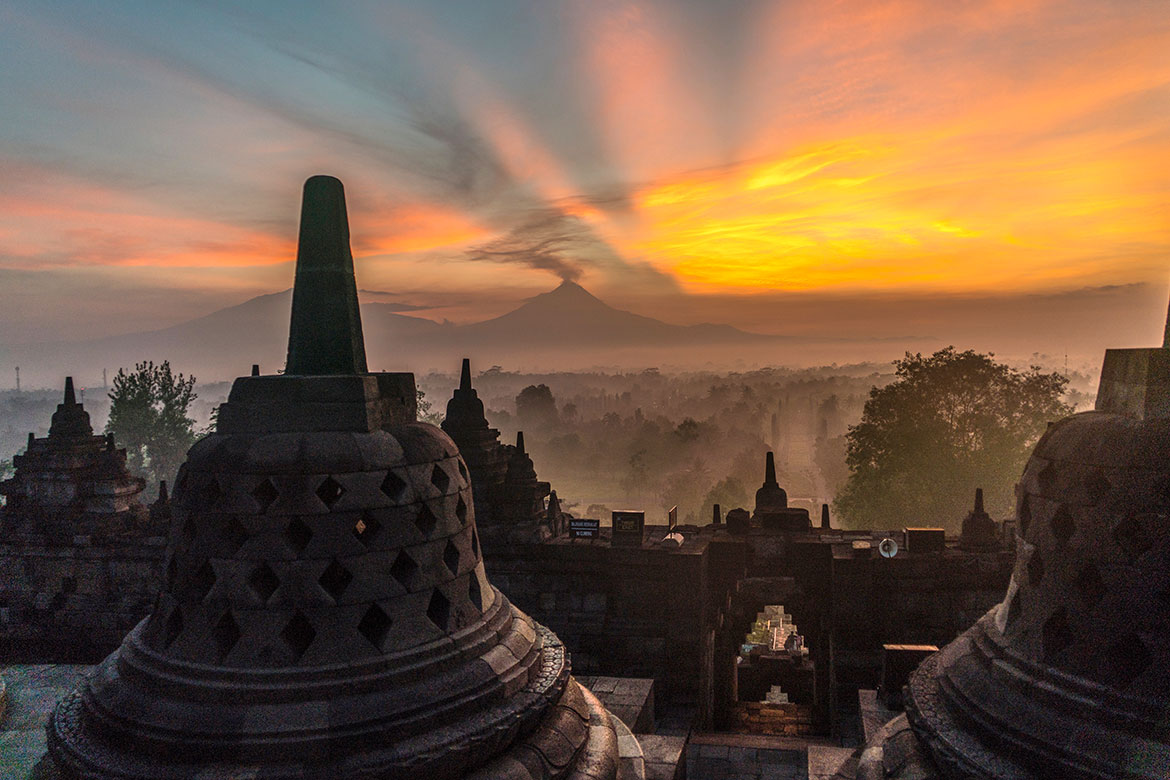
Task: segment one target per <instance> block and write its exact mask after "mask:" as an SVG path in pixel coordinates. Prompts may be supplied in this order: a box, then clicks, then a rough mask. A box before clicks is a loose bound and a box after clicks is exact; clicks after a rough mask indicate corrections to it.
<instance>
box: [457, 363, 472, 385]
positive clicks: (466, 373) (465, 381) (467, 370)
mask: <svg viewBox="0 0 1170 780" xmlns="http://www.w3.org/2000/svg"><path fill="white" fill-rule="evenodd" d="M459 389H460V390H462V391H463V392H465V393H466V392H467V391H468V390H470V389H471V359H470V358H463V367H462V368H461V369H460V370H459Z"/></svg>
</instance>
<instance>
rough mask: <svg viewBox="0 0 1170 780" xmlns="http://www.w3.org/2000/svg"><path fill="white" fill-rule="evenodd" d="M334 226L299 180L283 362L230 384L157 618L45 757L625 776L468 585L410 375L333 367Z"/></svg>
mask: <svg viewBox="0 0 1170 780" xmlns="http://www.w3.org/2000/svg"><path fill="white" fill-rule="evenodd" d="M344 217H345V207H344V200H343V198H342V196H341V189H340V182H336V180H332V179H324V180H323V177H314V178H313V179H310V180H309V182H308V183H307V184H306V188H305V211H304V214H303V215H302V225H301V250H300V252H299V254H298V268H297V281H296V285H297V286H296V290H295V292H294V304H293V322H292V329H291V332H290V344H289V370H288V372H287V373H286V374H284V375H282V376H253V377H242V378H240V379H237V380H236V382H235V385H234V386H233V388H232V392H231V395H230V397H229V399H228V402H227V403H226V404H224V405H223V407H221V410H220V415H219V424H218V429H217V431H216V432H215V433H214V434H212V435H210V436H208V437H206V438H205V439H203V440H201V441H200V442H199V443H197V444H196V445H195V446H194V447H192V448H191V450H190V452H189V453H188V459H187V462H186V464H185V465H184V466H183V468H182V469H181V471H180V475H179V479H178V483H177V484H176V486H175V491H174V499H173V504H174V506H173V521H172V526H171V533H170V538H169V545H168V562H167V566H166V579H165V584H164V586H163V589H162V592H161V593H160V594H159V597H158V600H157V602H156V605H155V608H154V612H153V613H152V614H151V616H150V617H149V618H147V619H146V620H144V621H143V622H142V623H140V624H139V625H138V626H137V627H136V628H135V629H134V630H133V631H132V632H131V633H130V634H129V635H128V636H127V637H126V639H125V641H124V642H123V644H122V646H121V647H120V648H119V649H118V650H117V651H115V652H114V653H113V654H112V655H111V656H110V657H109V658H107V659H106V660H105V661H104V662H103V663H102V664H101V665H100V666H99V667H98V668H97V669H96V671H95V673H94V675H93V677H92V678H91V679H90V680H89V681H88V682H87V683H86V684H85V685H83V686H81V687H80V688H79V689H78V690H76V691H74V692H73V693H72V694H71V695H70V696H68V697H66V698H65V699H63V700H62V701H61V703H60V704H59V705H58V707H57V710H56V711H55V713H54V715H53V718H52V720H51V722H50V724H49V726H48V738H49V745H50V755H51V756H52V757H53V759H54V760H55V761H56V762H57V764H58V765H59V767H60V769H61V771H62V774H63V775H65V776H67V777H87V778H88V777H95V778H114V777H117V778H143V779H145V778H180V777H182V778H190V777H200V778H229V777H233V778H234V777H252V778H308V777H313V778H318V777H319V778H358V777H361V778H406V777H410V778H434V779H436V780H441V779H442V778H457V777H474V778H484V779H486V778H504V777H507V778H517V779H521V778H561V777H565V778H578V777H580V778H584V777H589V778H598V779H603V778H615V777H617V776H618V771H619V765H621V766H623V767H624V768H623V774H622V777H623V778H624V777H640V774H638V773H636V772H635V773H634V774H628V773H627V772H628V770H629V769H630V767H631V766H634V765H635V764H636V762H634V761H633V758H634V757H633V756H632V755H631V751H630V750H629V749H628V746H627V749H626V750H624V752H623V755H625V756H626V757H627V760H626V762H625V764H622V763H621V759H620V758H619V751H618V742H619V738H618V731H617V730H615V725H614V723H613V720H612V719H611V717H610V715H609V714H608V713H607V712H606V711H605V709H604V707H602V706H601V704H600V703H599V702H598V700H597V699H596V698H595V697H594V696H593V695H592V694H591V693H590V692H589V691H588V690H586V689H584V688H583V687H581V686H580V685H578V684H577V683H576V681H575V680H573V679H572V678H571V677H570V676H569V670H570V667H569V656H568V653H567V652H566V651H565V648H564V646H563V645H562V644H561V643H560V642H559V641H558V640H557V638H556V636H555V635H553V634H552V633H551V632H549V631H548V630H546V629H545V628H543V627H542V626H540V625H538V624H536V623H534V622H533V621H532V620H531V619H530V618H529V617H528V616H527V615H525V614H524V613H522V612H520V611H519V610H517V609H516V608H515V607H513V606H512V605H511V604H510V603H509V602H508V600H507V599H506V598H505V597H504V596H503V594H501V593H500V592H499V591H498V590H496V589H495V588H494V587H492V585H491V583H490V582H489V581H488V579H487V577H486V575H485V574H484V568H483V561H482V557H481V551H480V545H479V539H478V536H477V532H476V525H475V517H474V509H473V501H472V494H471V485H470V482H469V474H468V470H467V466H466V465H465V463H464V462H463V459H462V457H461V456H460V454H459V450H458V449H457V448H456V446H455V444H454V443H453V442H452V441H451V439H450V438H448V437H447V435H446V434H444V433H443V432H442V431H440V430H439V429H437V428H435V427H434V426H431V425H427V424H424V423H419V422H417V421H416V420H415V408H414V400H415V391H414V377H413V375H411V374H367V373H364V367H365V358H364V354H357V353H356V352H355V354H354V355H353V357H352V359H350V356H349V353H348V352H346V350H348V348H349V346H350V345H353V346H354V347H355V349H356V350H358V351H360V345H361V325H360V320H359V319H358V314H357V309H356V298H351V295H350V293H351V291H352V290H354V289H355V285H354V282H353V270H352V259H351V258H350V255H349V249H348V242H347V241H346V242H345V245H344V246H342V239H343V238H344V237H346V236H348V229H347V228H346V226H345V225H344ZM310 249H312V251H309V250H310ZM306 266H307V268H306ZM307 270H311V271H312V273H303V272H304V271H307ZM343 277H344V278H343ZM321 280H325V281H321ZM318 284H319V285H320V286H319V288H318V289H317V290H316V291H311V290H306V289H305V288H306V286H307V285H318ZM305 300H312V301H313V303H312V304H311V305H310V306H306V307H299V303H298V302H302V301H305ZM351 300H352V301H354V302H355V305H354V306H353V307H350V306H349V302H350V301H351ZM330 312H332V313H334V314H336V315H337V316H333V314H329V313H330ZM318 329H326V330H329V331H330V332H329V333H327V334H325V337H323V338H322V337H319V336H320V334H317V333H316V332H315V331H316V330H318ZM332 344H340V345H342V350H341V351H342V352H345V355H344V359H343V360H341V361H340V362H339V363H333V362H331V359H332V355H333V347H329V348H328V349H326V350H325V351H324V352H321V351H320V349H321V348H322V347H321V345H332ZM294 367H295V370H294ZM635 744H636V743H635Z"/></svg>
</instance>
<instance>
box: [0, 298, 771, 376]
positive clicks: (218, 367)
mask: <svg viewBox="0 0 1170 780" xmlns="http://www.w3.org/2000/svg"><path fill="white" fill-rule="evenodd" d="M291 303H292V291H291V290H285V291H283V292H279V293H271V294H268V295H260V296H257V297H255V298H252V299H250V300H247V301H245V302H244V303H241V304H239V305H237V306H230V307H228V308H226V309H220V310H219V311H215V312H212V313H211V314H208V315H206V316H204V317H199V318H198V319H194V320H189V321H187V322H183V323H180V324H178V325H174V326H171V327H169V328H163V329H161V330H154V331H146V332H141V333H131V334H126V335H121V336H111V337H108V338H102V339H96V340H93V341H85V342H72V343H62V344H42V345H37V346H35V347H24V348H15V349H12V353H13V355H12V356H13V357H15V358H17V359H19V360H20V361H21V363H20V365H27V366H30V367H31V366H33V365H37V364H44V363H45V362H46V361H47V360H51V361H52V363H53V364H54V366H56V367H57V368H55V370H54V373H57V372H61V371H71V372H73V373H75V374H78V375H87V376H90V377H92V376H95V375H98V376H100V374H101V370H102V368H108V369H109V370H110V372H111V373H112V372H114V371H116V370H117V368H118V367H119V366H123V367H127V368H129V367H131V366H133V365H134V363H135V362H138V361H142V360H154V361H155V362H156V363H157V362H161V361H162V360H170V361H171V365H172V366H173V367H174V369H175V370H176V371H182V372H184V373H187V374H195V375H196V376H197V377H198V378H199V379H200V380H201V381H211V380H215V379H229V378H232V377H236V376H241V375H243V374H246V373H247V372H248V370H249V369H250V367H251V365H252V364H253V363H258V364H260V367H261V370H262V371H263V372H264V373H272V372H274V371H276V370H278V369H280V368H282V367H283V366H284V361H285V356H286V350H287V347H288V323H289V312H290V308H291ZM396 308H398V307H397V306H396V305H395V304H386V303H363V304H362V306H361V311H362V331H363V333H364V335H365V341H366V351H367V354H368V355H369V365H370V369H371V370H374V371H381V370H388V371H406V370H413V371H425V370H428V369H433V368H438V369H441V370H453V367H457V366H458V362H457V361H458V359H459V358H460V357H463V356H472V357H475V358H476V359H477V360H481V361H490V362H489V365H490V364H491V363H503V362H510V363H512V364H513V365H516V364H518V363H519V364H521V365H533V364H535V363H537V362H540V363H542V364H547V365H549V366H550V367H551V366H552V365H554V364H555V365H558V366H560V367H564V366H566V365H578V366H584V365H589V364H591V363H592V364H602V363H614V362H622V361H621V360H619V359H618V358H620V357H621V356H625V357H626V358H628V361H629V362H631V364H632V365H636V364H646V365H649V364H656V363H657V362H659V360H660V356H662V355H664V354H666V356H667V357H669V356H670V354H668V353H673V354H675V357H676V358H677V360H676V362H686V361H685V359H684V353H685V351H686V350H693V349H694V348H695V347H710V346H713V345H725V346H730V347H741V348H746V347H749V346H754V347H766V346H768V345H774V344H778V343H780V341H781V339H778V338H777V337H774V336H762V335H758V334H754V333H746V332H744V331H741V330H738V329H736V328H733V327H731V326H729V325H709V324H704V325H671V324H668V323H665V322H662V321H660V320H656V319H653V318H651V317H644V316H642V315H639V314H634V313H632V312H628V311H622V310H621V309H615V308H614V307H612V306H610V305H608V304H606V303H605V302H603V301H601V300H599V299H598V298H596V297H595V296H593V295H592V294H591V293H589V292H588V291H587V290H586V289H585V288H583V287H581V286H580V285H579V284H576V283H574V282H569V281H566V282H563V283H562V284H561V285H559V286H558V287H557V288H556V289H554V290H551V291H549V292H546V293H542V294H541V295H537V296H535V297H533V298H530V299H529V300H527V301H526V302H525V303H524V304H522V305H521V306H520V307H518V308H517V309H515V310H513V311H511V312H508V313H507V314H504V315H502V316H499V317H495V318H493V319H489V320H485V321H483V322H476V323H472V324H468V325H452V324H450V323H437V322H433V321H431V320H427V319H423V318H421V317H411V316H407V315H403V314H399V313H397V312H396V311H394V309H396ZM647 361H649V362H647Z"/></svg>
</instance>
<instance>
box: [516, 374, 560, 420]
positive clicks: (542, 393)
mask: <svg viewBox="0 0 1170 780" xmlns="http://www.w3.org/2000/svg"><path fill="white" fill-rule="evenodd" d="M516 416H517V417H519V418H520V424H521V425H537V426H549V425H552V424H554V423H555V422H556V420H557V402H556V399H555V398H553V394H552V390H550V389H549V387H548V385H545V384H540V385H528V387H525V388H524V389H523V390H521V391H520V394H519V395H517V396H516Z"/></svg>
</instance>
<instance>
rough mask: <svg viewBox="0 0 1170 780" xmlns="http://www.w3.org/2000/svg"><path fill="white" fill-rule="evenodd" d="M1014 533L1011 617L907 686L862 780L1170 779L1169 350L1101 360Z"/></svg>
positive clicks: (866, 760)
mask: <svg viewBox="0 0 1170 780" xmlns="http://www.w3.org/2000/svg"><path fill="white" fill-rule="evenodd" d="M979 509H980V507H977V508H976V511H977V512H978V510H979ZM1016 518H1017V520H1018V528H1017V534H1018V535H1017V539H1016V547H1017V558H1016V567H1015V571H1014V572H1013V574H1012V579H1011V583H1010V584H1009V586H1008V590H1007V594H1006V596H1005V597H1004V600H1003V602H1002V603H1001V604H999V605H997V606H995V607H993V608H992V609H991V610H990V611H989V612H988V613H987V614H986V615H984V616H983V617H982V618H981V619H980V620H979V621H978V622H976V624H975V625H974V626H972V627H971V628H970V629H968V630H967V631H966V632H964V633H963V634H961V635H960V636H959V637H958V638H957V639H955V640H954V641H953V642H951V643H950V644H949V645H947V646H946V647H944V648H943V649H942V650H941V651H940V652H938V653H936V654H934V655H932V656H930V657H929V658H928V659H927V660H925V661H924V662H923V663H922V665H921V666H919V667H918V669H917V670H916V671H915V672H914V673H913V674H912V675H911V677H910V682H909V685H908V686H907V688H906V714H905V715H904V716H899V717H898V718H895V719H894V720H893V721H891V722H890V723H889V724H887V725H886V726H885V727H884V729H883V730H882V731H880V732H879V734H878V737H877V738H876V739H874V740H873V741H872V742H871V743H870V746H869V748H867V750H866V751H865V752H864V753H863V754H862V760H861V766H860V767H859V771H858V775H857V776H858V777H859V778H860V777H866V778H878V777H890V778H911V777H913V778H917V779H918V780H923V779H925V778H981V779H986V780H991V779H992V778H995V779H996V780H1040V778H1062V780H1064V779H1067V780H1088V779H1089V778H1093V779H1095V780H1105V779H1106V778H1149V779H1150V780H1153V778H1165V777H1170V719H1168V714H1170V343H1168V344H1166V345H1164V346H1163V347H1161V348H1160V349H1159V348H1152V349H1133V350H1109V351H1108V352H1107V353H1106V358H1105V364H1104V368H1103V370H1102V373H1101V385H1100V389H1099V390H1098V395H1097V407H1096V410H1095V411H1092V412H1083V413H1081V414H1075V415H1073V416H1071V417H1068V418H1065V419H1063V420H1061V421H1059V422H1056V423H1054V424H1052V425H1051V426H1050V427H1049V428H1048V431H1047V432H1046V433H1045V434H1044V436H1043V437H1042V438H1041V439H1040V441H1039V443H1038V444H1037V445H1036V449H1035V450H1034V451H1033V453H1032V456H1031V458H1030V459H1029V460H1028V464H1027V467H1026V468H1025V469H1024V473H1023V476H1022V477H1021V478H1020V482H1019V485H1018V486H1017V503H1016Z"/></svg>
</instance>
